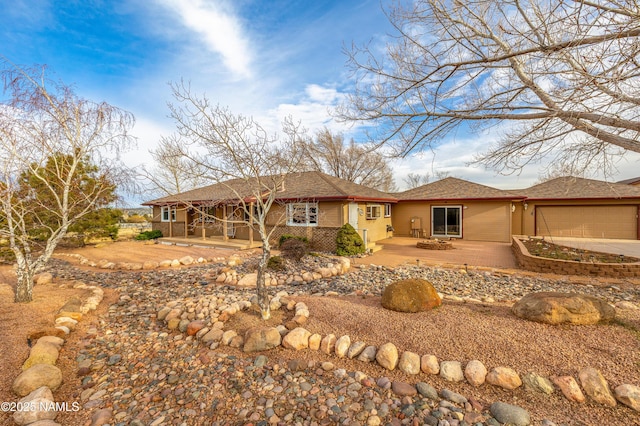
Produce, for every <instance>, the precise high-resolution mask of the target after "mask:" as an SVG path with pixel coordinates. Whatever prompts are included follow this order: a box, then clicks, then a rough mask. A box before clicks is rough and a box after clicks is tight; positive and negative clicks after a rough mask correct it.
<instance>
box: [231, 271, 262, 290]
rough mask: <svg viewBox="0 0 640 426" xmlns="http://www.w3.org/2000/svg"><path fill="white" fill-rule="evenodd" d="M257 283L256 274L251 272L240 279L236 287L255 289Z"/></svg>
mask: <svg viewBox="0 0 640 426" xmlns="http://www.w3.org/2000/svg"><path fill="white" fill-rule="evenodd" d="M257 282H258V274H257V273H255V272H252V273H250V274H247V275H245V276H244V277H242V278H240V280H239V281H238V283H237V284H236V285H237V286H238V287H255V286H256V283H257Z"/></svg>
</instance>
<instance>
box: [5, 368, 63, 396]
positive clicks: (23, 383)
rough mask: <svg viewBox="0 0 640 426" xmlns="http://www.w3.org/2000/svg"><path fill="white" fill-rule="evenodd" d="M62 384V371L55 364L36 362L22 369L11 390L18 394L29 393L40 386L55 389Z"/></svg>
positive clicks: (24, 394)
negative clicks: (26, 368)
mask: <svg viewBox="0 0 640 426" xmlns="http://www.w3.org/2000/svg"><path fill="white" fill-rule="evenodd" d="M61 384H62V372H61V371H60V369H59V368H58V367H56V366H55V365H49V364H36V365H34V366H32V367H31V368H29V369H28V370H25V371H23V372H22V373H21V374H20V375H19V376H18V377H17V378H16V380H15V381H14V382H13V388H12V389H13V392H14V393H15V394H16V395H18V396H26V395H29V394H30V393H31V392H33V391H34V390H36V389H38V388H39V387H42V386H47V387H48V388H49V389H51V390H52V391H55V390H56V389H58V388H59V387H60V385H61Z"/></svg>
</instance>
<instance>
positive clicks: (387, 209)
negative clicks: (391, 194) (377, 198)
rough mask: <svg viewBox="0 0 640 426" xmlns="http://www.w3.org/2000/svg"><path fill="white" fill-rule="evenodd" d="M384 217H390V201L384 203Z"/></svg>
mask: <svg viewBox="0 0 640 426" xmlns="http://www.w3.org/2000/svg"><path fill="white" fill-rule="evenodd" d="M384 217H391V203H385V205H384Z"/></svg>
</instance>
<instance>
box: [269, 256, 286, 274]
mask: <svg viewBox="0 0 640 426" xmlns="http://www.w3.org/2000/svg"><path fill="white" fill-rule="evenodd" d="M267 268H269V269H272V270H274V271H282V270H283V269H284V268H285V265H284V259H283V258H281V257H280V256H271V257H270V258H269V261H268V262H267Z"/></svg>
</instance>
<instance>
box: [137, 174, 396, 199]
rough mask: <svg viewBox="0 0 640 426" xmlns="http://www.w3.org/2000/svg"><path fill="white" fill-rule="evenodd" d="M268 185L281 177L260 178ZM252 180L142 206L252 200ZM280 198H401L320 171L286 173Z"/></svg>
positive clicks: (211, 187) (229, 182)
mask: <svg viewBox="0 0 640 426" xmlns="http://www.w3.org/2000/svg"><path fill="white" fill-rule="evenodd" d="M260 179H261V180H262V181H263V182H264V186H265V187H266V188H270V187H271V188H272V187H273V186H274V185H273V184H274V182H277V181H278V180H279V177H270V176H265V177H261V178H260ZM255 180H256V179H255V178H254V179H253V181H249V180H246V179H231V180H228V181H225V182H220V183H216V184H213V185H209V186H204V187H201V188H196V189H193V190H191V191H186V192H182V193H180V194H175V195H170V196H167V197H162V198H158V199H156V200H152V201H147V202H145V203H143V205H147V206H162V205H170V204H184V203H190V204H206V203H211V202H215V203H220V202H223V203H224V202H227V203H237V202H239V201H240V200H244V201H249V200H250V199H252V198H254V194H253V193H252V192H251V187H253V186H255ZM277 199H278V200H281V201H292V200H318V201H320V200H324V201H332V200H335V201H337V200H351V201H377V202H386V203H395V202H397V201H398V199H397V198H395V197H394V196H393V195H390V194H388V193H386V192H382V191H378V190H377V189H373V188H369V187H366V186H364V185H359V184H356V183H353V182H349V181H347V180H344V179H340V178H337V177H334V176H329V175H327V174H324V173H321V172H297V173H291V174H288V175H286V176H285V179H284V184H283V185H282V187H281V189H280V190H279V191H278V197H277Z"/></svg>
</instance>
